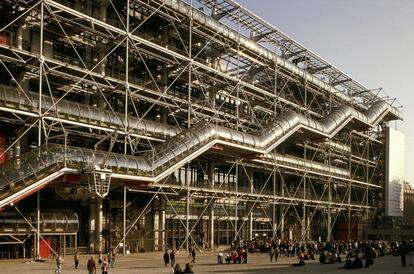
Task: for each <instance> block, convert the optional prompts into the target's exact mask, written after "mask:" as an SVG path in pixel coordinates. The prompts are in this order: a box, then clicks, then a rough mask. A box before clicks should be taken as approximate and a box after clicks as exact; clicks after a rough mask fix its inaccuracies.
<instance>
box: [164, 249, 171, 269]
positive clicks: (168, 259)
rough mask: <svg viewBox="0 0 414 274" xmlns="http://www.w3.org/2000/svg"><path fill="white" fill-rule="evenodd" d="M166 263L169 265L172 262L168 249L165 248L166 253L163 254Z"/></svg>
mask: <svg viewBox="0 0 414 274" xmlns="http://www.w3.org/2000/svg"><path fill="white" fill-rule="evenodd" d="M163 259H164V264H165V266H167V265H168V264H169V263H170V255H169V254H168V249H167V250H165V253H164V255H163Z"/></svg>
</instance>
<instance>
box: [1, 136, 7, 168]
mask: <svg viewBox="0 0 414 274" xmlns="http://www.w3.org/2000/svg"><path fill="white" fill-rule="evenodd" d="M5 150H6V135H5V134H4V133H2V132H0V166H1V165H4V163H5V162H6V155H5V153H4V151H5Z"/></svg>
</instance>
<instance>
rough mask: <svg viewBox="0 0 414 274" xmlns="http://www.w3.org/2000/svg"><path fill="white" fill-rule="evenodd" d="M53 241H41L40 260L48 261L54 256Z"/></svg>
mask: <svg viewBox="0 0 414 274" xmlns="http://www.w3.org/2000/svg"><path fill="white" fill-rule="evenodd" d="M51 247H52V240H51V239H42V240H40V248H39V254H40V258H42V259H47V258H49V257H50V255H52V248H51Z"/></svg>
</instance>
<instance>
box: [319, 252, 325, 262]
mask: <svg viewBox="0 0 414 274" xmlns="http://www.w3.org/2000/svg"><path fill="white" fill-rule="evenodd" d="M319 262H320V263H321V264H324V263H326V254H325V252H321V255H320V256H319Z"/></svg>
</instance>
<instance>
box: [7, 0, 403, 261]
mask: <svg viewBox="0 0 414 274" xmlns="http://www.w3.org/2000/svg"><path fill="white" fill-rule="evenodd" d="M1 5H2V6H1V8H2V13H3V14H4V16H3V18H1V25H0V38H1V41H0V73H1V78H0V82H1V85H2V86H1V87H0V119H1V121H0V125H1V128H0V131H1V132H2V133H4V134H5V135H6V136H7V138H6V146H5V148H4V154H5V155H6V162H5V164H4V165H3V166H2V167H1V170H2V172H1V173H0V208H2V210H3V212H9V211H15V212H18V213H19V214H20V215H21V216H22V218H24V215H25V214H23V213H21V211H20V210H19V207H30V206H31V205H32V204H31V203H36V207H37V213H36V214H37V218H38V219H37V222H36V225H37V227H33V231H34V233H35V236H36V241H34V242H35V243H36V248H35V250H36V253H37V255H39V241H40V239H41V238H42V231H43V230H42V228H41V221H40V216H41V211H42V209H43V208H46V209H47V210H54V208H53V203H52V205H51V204H48V203H47V201H48V199H50V201H64V204H65V205H66V207H71V203H77V202H80V204H79V205H76V210H79V211H80V212H87V214H86V215H85V214H80V215H79V219H80V222H81V223H83V222H85V223H87V225H86V227H87V231H86V234H88V239H83V240H82V241H81V243H80V245H82V244H83V245H85V246H88V247H92V248H93V250H94V251H98V250H103V249H109V248H115V247H117V248H121V247H122V248H123V251H124V254H125V252H126V249H127V248H128V249H130V251H139V250H140V249H146V250H163V249H165V247H175V248H184V247H185V248H186V249H188V248H189V247H190V246H191V245H197V246H199V247H203V248H204V247H208V248H214V247H216V246H218V245H228V244H231V243H232V242H234V241H239V240H251V239H253V238H263V237H265V238H266V237H269V238H280V239H289V238H295V239H298V240H301V241H305V240H311V239H314V240H317V239H318V238H322V239H324V240H325V239H328V240H329V239H332V238H348V239H350V238H353V237H361V231H360V230H361V229H360V228H361V226H367V225H369V224H370V222H371V220H372V218H373V217H374V216H375V215H381V214H382V213H383V206H384V205H383V203H384V197H383V189H384V163H385V161H386V159H385V156H384V155H385V154H384V149H385V146H384V143H385V140H384V138H385V134H384V130H385V128H386V127H387V126H388V122H389V121H392V120H399V119H402V113H401V105H399V104H398V101H396V100H395V99H391V98H389V97H388V96H387V95H385V94H384V92H383V91H382V90H381V89H376V90H369V89H367V88H366V87H364V86H363V85H361V84H359V83H358V82H356V81H354V80H353V79H351V78H350V77H349V76H348V75H346V74H345V73H343V72H342V71H340V70H339V69H337V68H335V67H334V66H332V65H330V64H329V63H328V62H326V61H325V60H323V59H322V58H320V57H319V56H318V55H316V54H315V53H313V52H311V51H309V50H308V49H306V48H305V47H304V46H302V45H300V44H299V43H297V42H296V41H294V40H293V39H292V38H290V37H289V36H287V35H286V34H284V33H283V32H281V31H280V30H278V29H276V28H274V27H273V26H271V25H270V24H268V23H267V22H265V21H264V20H263V19H261V18H259V17H258V16H256V15H254V14H253V13H251V12H250V11H248V10H246V9H245V8H243V7H241V6H240V5H238V4H237V3H236V2H234V1H232V0H199V1H192V0H187V1H183V0H123V1H116V0H96V1H83V0H66V1H63V0H62V1H55V0H42V1H7V0H4V1H2V2H1ZM6 128H7V130H6ZM9 129H10V130H9ZM41 189H42V190H41ZM43 189H44V190H43ZM50 192H52V193H54V195H52V196H53V197H50V196H48V194H47V193H50ZM33 193H37V199H36V201H34V200H33V199H31V198H32V196H30V195H31V194H33ZM42 193H46V194H43V196H42ZM41 198H42V199H41ZM32 200H33V201H32ZM41 200H42V204H43V206H41ZM43 201H46V203H45V202H43ZM85 202H86V204H85ZM71 209H72V208H71ZM1 214H3V213H0V215H1ZM7 214H9V213H7ZM0 230H1V226H0ZM102 230H105V231H107V232H106V233H105V234H103V233H102ZM72 232H73V231H72ZM72 232H71V233H72ZM82 232H84V231H82ZM9 235H10V236H11V237H16V236H15V235H19V234H18V233H14V232H10V234H9Z"/></svg>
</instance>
